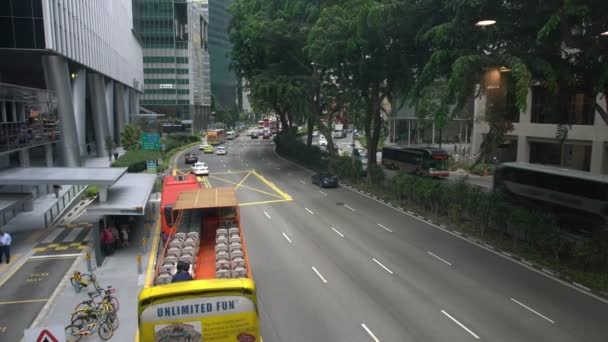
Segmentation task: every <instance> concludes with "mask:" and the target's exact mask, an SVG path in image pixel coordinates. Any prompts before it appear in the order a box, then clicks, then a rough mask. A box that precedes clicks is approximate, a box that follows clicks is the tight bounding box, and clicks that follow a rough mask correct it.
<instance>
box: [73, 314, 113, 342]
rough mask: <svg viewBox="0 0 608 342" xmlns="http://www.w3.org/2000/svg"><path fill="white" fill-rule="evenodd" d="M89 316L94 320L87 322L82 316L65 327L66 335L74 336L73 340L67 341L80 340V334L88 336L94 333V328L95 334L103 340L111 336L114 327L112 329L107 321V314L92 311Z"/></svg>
mask: <svg viewBox="0 0 608 342" xmlns="http://www.w3.org/2000/svg"><path fill="white" fill-rule="evenodd" d="M90 317H91V318H94V320H92V321H88V322H87V320H85V319H84V318H79V319H77V320H76V321H75V322H72V324H70V325H68V326H67V327H65V332H66V337H68V338H69V337H73V338H75V340H69V341H80V339H81V338H82V336H90V335H92V334H94V333H95V330H97V334H98V335H99V337H100V338H101V339H102V340H104V341H107V340H109V339H110V338H112V336H113V335H114V329H112V325H111V324H110V323H108V317H107V316H105V315H102V314H98V313H93V314H91V316H90Z"/></svg>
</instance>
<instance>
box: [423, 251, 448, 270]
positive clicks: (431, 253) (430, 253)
mask: <svg viewBox="0 0 608 342" xmlns="http://www.w3.org/2000/svg"><path fill="white" fill-rule="evenodd" d="M427 253H429V255H431V256H434V257H435V258H437V259H439V260H441V261H443V262H445V263H446V264H448V265H449V266H452V264H451V263H449V262H447V261H446V260H444V259H441V258H440V257H438V256H437V255H435V254H433V252H430V251H427Z"/></svg>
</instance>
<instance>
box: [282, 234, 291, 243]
mask: <svg viewBox="0 0 608 342" xmlns="http://www.w3.org/2000/svg"><path fill="white" fill-rule="evenodd" d="M283 236H284V237H285V240H287V241H288V242H289V243H293V241H291V239H290V238H289V236H287V234H285V233H283Z"/></svg>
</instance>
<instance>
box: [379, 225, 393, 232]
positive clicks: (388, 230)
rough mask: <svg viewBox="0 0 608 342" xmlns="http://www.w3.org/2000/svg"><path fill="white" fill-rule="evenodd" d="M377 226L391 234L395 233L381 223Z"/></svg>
mask: <svg viewBox="0 0 608 342" xmlns="http://www.w3.org/2000/svg"><path fill="white" fill-rule="evenodd" d="M376 224H377V225H378V227H380V228H382V229H384V230H386V231H387V232H389V233H392V232H393V231H392V230H390V229H388V228H386V227H385V226H383V225H381V224H380V223H376Z"/></svg>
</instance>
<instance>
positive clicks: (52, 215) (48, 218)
mask: <svg viewBox="0 0 608 342" xmlns="http://www.w3.org/2000/svg"><path fill="white" fill-rule="evenodd" d="M86 187H87V186H86V185H72V186H70V189H68V191H66V192H65V193H63V195H61V196H60V197H59V198H58V199H57V202H55V204H53V206H52V207H50V208H49V209H48V210H47V211H45V212H44V227H45V228H48V227H49V226H50V225H52V224H53V223H54V222H55V221H56V220H57V219H58V218H59V216H61V214H62V213H63V211H64V210H65V208H66V207H67V206H69V205H70V203H72V201H73V200H74V199H75V198H77V197H78V195H80V193H81V192H82V191H84V189H85V188H86Z"/></svg>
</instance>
